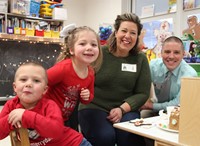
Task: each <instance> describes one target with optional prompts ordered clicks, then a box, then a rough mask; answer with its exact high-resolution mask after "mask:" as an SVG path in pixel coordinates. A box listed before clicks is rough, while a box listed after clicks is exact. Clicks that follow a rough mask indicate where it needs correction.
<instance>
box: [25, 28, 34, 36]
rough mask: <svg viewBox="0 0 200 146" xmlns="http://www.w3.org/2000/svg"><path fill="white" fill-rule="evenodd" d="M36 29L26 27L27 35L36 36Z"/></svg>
mask: <svg viewBox="0 0 200 146" xmlns="http://www.w3.org/2000/svg"><path fill="white" fill-rule="evenodd" d="M34 35H35V29H30V28H26V36H34Z"/></svg>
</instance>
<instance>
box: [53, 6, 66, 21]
mask: <svg viewBox="0 0 200 146" xmlns="http://www.w3.org/2000/svg"><path fill="white" fill-rule="evenodd" d="M52 18H53V19H57V20H67V9H64V8H54V9H53V14H52Z"/></svg>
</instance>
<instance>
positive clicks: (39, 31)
mask: <svg viewBox="0 0 200 146" xmlns="http://www.w3.org/2000/svg"><path fill="white" fill-rule="evenodd" d="M35 36H42V37H43V36H44V30H35Z"/></svg>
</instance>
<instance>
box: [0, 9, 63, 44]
mask: <svg viewBox="0 0 200 146" xmlns="http://www.w3.org/2000/svg"><path fill="white" fill-rule="evenodd" d="M0 16H3V18H2V19H0V22H1V24H2V26H1V30H2V32H1V33H0V38H3V39H17V40H21V41H22V40H25V41H27V40H32V41H43V42H51V43H60V42H62V40H61V39H59V32H60V31H61V30H62V27H63V23H64V20H57V19H56V20H55V19H44V18H39V17H31V16H24V15H20V14H12V13H2V12H0ZM16 20H17V21H18V22H17V23H16V22H14V21H16ZM14 23H15V24H14ZM28 23H30V24H29V25H28ZM38 23H46V24H47V27H46V28H47V30H44V31H43V30H41V31H43V32H42V33H43V34H42V35H41V36H40V34H39V33H40V31H38V34H37V32H36V31H37V30H35V28H34V27H35V25H37V24H38ZM21 28H22V29H24V30H25V31H26V33H27V34H23V33H21V32H20V31H21ZM9 29H11V30H9ZM17 29H19V30H17ZM14 31H16V32H17V31H18V32H17V33H15V34H14ZM28 31H31V33H29V34H28ZM34 34H36V35H37V36H34ZM53 34H54V35H53ZM43 35H44V36H43Z"/></svg>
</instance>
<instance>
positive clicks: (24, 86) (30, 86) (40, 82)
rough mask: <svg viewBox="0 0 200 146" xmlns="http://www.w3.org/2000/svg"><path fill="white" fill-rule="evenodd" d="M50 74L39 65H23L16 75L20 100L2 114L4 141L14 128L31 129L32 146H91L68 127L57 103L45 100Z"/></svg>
mask: <svg viewBox="0 0 200 146" xmlns="http://www.w3.org/2000/svg"><path fill="white" fill-rule="evenodd" d="M47 82H48V80H47V74H46V71H45V69H44V68H43V67H42V66H41V65H40V64H37V63H34V62H29V63H25V64H22V65H21V66H20V67H19V68H18V69H17V71H16V73H15V78H14V83H13V89H14V91H15V93H16V97H15V98H13V99H11V100H9V101H7V103H6V104H5V105H4V108H3V109H2V111H1V113H0V131H1V132H0V139H3V138H5V137H7V136H8V135H9V133H10V132H11V130H13V129H14V128H20V127H24V128H27V129H28V133H29V140H30V145H31V146H44V145H45V146H91V144H90V143H89V142H88V141H87V140H86V139H85V138H84V137H83V136H82V134H80V133H78V132H77V131H75V130H73V129H71V128H69V127H65V126H64V125H63V119H62V115H61V111H60V109H59V107H58V106H57V104H56V103H55V102H54V101H52V100H50V99H46V98H42V97H43V94H45V92H46V91H47V88H48V86H47Z"/></svg>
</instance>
